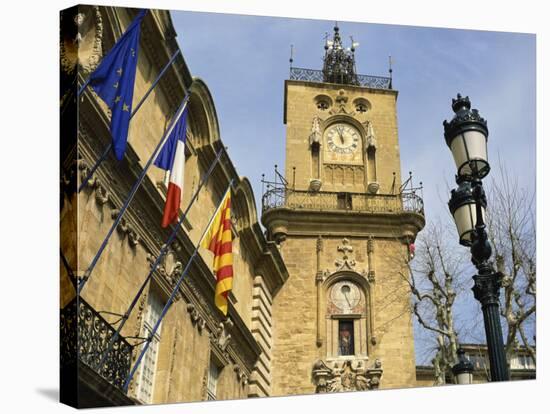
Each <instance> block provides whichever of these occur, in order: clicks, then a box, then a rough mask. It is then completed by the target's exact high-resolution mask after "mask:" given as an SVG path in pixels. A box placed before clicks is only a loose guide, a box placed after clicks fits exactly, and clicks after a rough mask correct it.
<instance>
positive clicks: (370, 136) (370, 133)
mask: <svg viewBox="0 0 550 414" xmlns="http://www.w3.org/2000/svg"><path fill="white" fill-rule="evenodd" d="M369 147H373V148H376V136H375V135H374V129H373V127H372V122H367V149H368V148H369Z"/></svg>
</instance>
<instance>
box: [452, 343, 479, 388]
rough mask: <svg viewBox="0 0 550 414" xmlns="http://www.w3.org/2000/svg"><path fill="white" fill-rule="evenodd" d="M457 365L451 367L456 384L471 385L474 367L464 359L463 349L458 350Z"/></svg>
mask: <svg viewBox="0 0 550 414" xmlns="http://www.w3.org/2000/svg"><path fill="white" fill-rule="evenodd" d="M456 353H457V354H458V363H457V364H455V365H453V368H452V371H453V375H454V377H455V381H456V383H457V384H472V383H473V382H474V365H473V364H472V363H471V362H470V361H468V359H467V358H466V353H465V352H464V349H462V348H459V350H458V351H456Z"/></svg>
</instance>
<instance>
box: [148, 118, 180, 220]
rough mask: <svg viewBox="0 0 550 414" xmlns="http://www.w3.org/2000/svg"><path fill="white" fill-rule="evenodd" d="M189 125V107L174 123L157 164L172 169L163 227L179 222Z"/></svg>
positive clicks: (168, 169) (165, 168)
mask: <svg viewBox="0 0 550 414" xmlns="http://www.w3.org/2000/svg"><path fill="white" fill-rule="evenodd" d="M186 127H187V107H186V108H185V110H184V111H183V113H182V114H181V116H180V117H179V119H178V121H177V122H176V124H175V125H174V128H173V129H172V132H171V133H170V136H169V137H168V139H167V140H166V142H165V143H164V146H163V147H162V149H161V151H160V153H159V155H158V157H157V159H156V160H155V165H156V166H157V167H159V168H162V169H163V170H166V171H170V181H169V184H168V193H167V194H166V204H165V205H164V213H163V215H162V227H168V225H170V224H172V223H177V222H178V213H179V210H180V204H181V192H182V188H183V169H184V166H185V130H186Z"/></svg>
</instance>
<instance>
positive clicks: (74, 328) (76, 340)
mask: <svg viewBox="0 0 550 414" xmlns="http://www.w3.org/2000/svg"><path fill="white" fill-rule="evenodd" d="M60 328H61V365H62V366H63V365H67V364H71V363H73V364H74V363H75V362H76V360H77V357H78V359H79V360H80V361H81V362H82V363H84V364H86V365H88V366H89V367H90V368H92V369H93V370H94V371H95V372H97V373H98V374H99V375H100V376H102V377H103V378H104V379H106V380H107V381H108V382H109V383H111V384H112V385H114V386H115V387H117V388H119V389H122V387H123V385H124V381H125V380H126V377H127V376H128V374H129V372H130V363H131V357H132V346H131V345H130V344H129V343H128V342H127V341H126V340H125V339H124V338H122V337H118V338H117V339H116V341H115V342H114V345H113V347H112V350H111V351H109V353H108V355H107V357H106V358H105V362H104V363H103V365H102V366H101V367H98V365H99V362H100V360H101V358H102V356H103V353H104V351H105V349H106V348H107V344H108V343H109V340H110V339H111V337H112V336H113V334H114V333H115V329H114V328H113V327H112V326H111V324H109V323H108V322H107V321H106V320H105V319H104V318H103V317H102V316H101V315H100V314H99V313H98V312H97V311H96V310H94V309H93V308H92V307H91V306H90V305H89V304H88V303H87V302H86V301H85V300H84V299H82V298H80V299H79V300H78V305H77V300H76V298H75V299H73V300H72V302H70V303H69V304H68V305H67V306H66V307H65V308H63V309H62V310H61V321H60Z"/></svg>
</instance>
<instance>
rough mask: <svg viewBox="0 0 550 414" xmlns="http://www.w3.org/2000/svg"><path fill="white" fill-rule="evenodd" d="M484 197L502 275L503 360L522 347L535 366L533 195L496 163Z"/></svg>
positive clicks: (534, 225)
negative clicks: (504, 335) (504, 333)
mask: <svg viewBox="0 0 550 414" xmlns="http://www.w3.org/2000/svg"><path fill="white" fill-rule="evenodd" d="M487 196H488V208H487V230H488V234H489V239H490V241H491V244H492V246H493V249H494V257H495V261H496V265H497V269H498V270H499V271H500V272H501V273H502V274H503V275H504V277H503V288H504V293H503V297H502V300H501V314H502V317H503V318H504V320H505V328H506V331H507V332H506V340H505V347H506V359H507V360H508V363H510V359H511V357H512V355H513V354H514V353H515V351H516V350H517V348H518V346H519V345H520V344H521V345H523V346H525V348H526V349H527V352H528V353H529V355H530V356H531V358H532V359H533V362H534V363H535V364H536V352H535V348H534V338H535V331H534V322H535V312H536V277H537V276H536V275H537V266H536V222H535V211H534V209H535V205H534V203H535V194H534V192H533V191H530V190H528V189H526V188H521V187H519V185H518V180H517V178H515V177H514V178H513V177H511V176H510V175H509V174H508V172H507V171H506V170H505V169H504V168H503V167H502V164H501V163H499V167H498V170H497V171H496V174H493V180H492V182H491V186H490V188H489V190H488V192H487ZM520 341H521V342H520Z"/></svg>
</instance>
